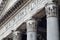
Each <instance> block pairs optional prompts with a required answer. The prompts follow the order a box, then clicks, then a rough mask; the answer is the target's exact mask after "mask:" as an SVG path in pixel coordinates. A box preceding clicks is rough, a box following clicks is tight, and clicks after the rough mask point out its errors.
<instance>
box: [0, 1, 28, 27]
mask: <svg viewBox="0 0 60 40" xmlns="http://www.w3.org/2000/svg"><path fill="white" fill-rule="evenodd" d="M26 2H27V0H25V1H17V2H16V4H15V5H14V6H13V7H11V8H10V9H9V10H8V11H7V12H6V15H4V17H3V18H2V19H1V20H0V26H1V25H2V24H4V23H5V22H6V21H7V20H8V19H9V18H10V17H11V16H12V15H14V14H15V12H16V11H18V10H19V9H20V8H21V7H22V6H23V5H24V4H25V3H26Z"/></svg>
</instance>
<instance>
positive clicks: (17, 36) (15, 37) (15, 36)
mask: <svg viewBox="0 0 60 40" xmlns="http://www.w3.org/2000/svg"><path fill="white" fill-rule="evenodd" d="M13 40H21V32H20V31H13Z"/></svg>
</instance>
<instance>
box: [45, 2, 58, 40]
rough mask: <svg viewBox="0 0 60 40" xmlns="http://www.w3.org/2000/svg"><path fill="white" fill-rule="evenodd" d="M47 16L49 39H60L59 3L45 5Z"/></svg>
mask: <svg viewBox="0 0 60 40" xmlns="http://www.w3.org/2000/svg"><path fill="white" fill-rule="evenodd" d="M45 9H46V16H47V18H46V19H47V40H59V26H58V13H57V11H58V10H57V5H56V4H55V3H53V2H50V3H47V5H46V6H45Z"/></svg>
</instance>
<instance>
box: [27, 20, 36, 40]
mask: <svg viewBox="0 0 60 40" xmlns="http://www.w3.org/2000/svg"><path fill="white" fill-rule="evenodd" d="M36 39H37V36H36V21H35V20H33V19H31V20H28V21H27V40H36Z"/></svg>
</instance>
